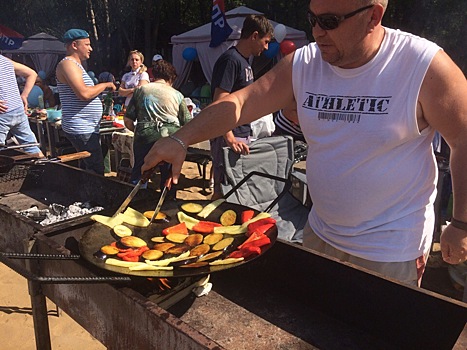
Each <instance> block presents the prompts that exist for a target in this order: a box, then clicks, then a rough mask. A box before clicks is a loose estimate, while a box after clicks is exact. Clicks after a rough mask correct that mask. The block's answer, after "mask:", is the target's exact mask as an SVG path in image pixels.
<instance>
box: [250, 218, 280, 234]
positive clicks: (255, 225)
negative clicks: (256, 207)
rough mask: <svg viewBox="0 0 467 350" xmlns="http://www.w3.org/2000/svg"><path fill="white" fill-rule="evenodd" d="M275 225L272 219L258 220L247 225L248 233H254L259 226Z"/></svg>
mask: <svg viewBox="0 0 467 350" xmlns="http://www.w3.org/2000/svg"><path fill="white" fill-rule="evenodd" d="M275 223H276V220H275V219H274V218H264V219H259V220H257V221H255V222H252V223H251V224H249V225H248V232H249V233H251V232H253V231H256V229H257V228H258V227H260V226H263V225H266V224H275Z"/></svg>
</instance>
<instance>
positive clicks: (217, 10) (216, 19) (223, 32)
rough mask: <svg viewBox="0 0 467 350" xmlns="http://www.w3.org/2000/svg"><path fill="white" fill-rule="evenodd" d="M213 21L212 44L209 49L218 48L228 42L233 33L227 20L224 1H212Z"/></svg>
mask: <svg viewBox="0 0 467 350" xmlns="http://www.w3.org/2000/svg"><path fill="white" fill-rule="evenodd" d="M211 19H212V22H211V42H210V43H209V47H217V46H219V45H220V44H222V43H223V42H224V41H226V40H227V38H228V37H229V36H230V34H231V33H232V28H230V26H229V24H228V23H227V20H226V18H225V11H224V0H213V1H212V13H211Z"/></svg>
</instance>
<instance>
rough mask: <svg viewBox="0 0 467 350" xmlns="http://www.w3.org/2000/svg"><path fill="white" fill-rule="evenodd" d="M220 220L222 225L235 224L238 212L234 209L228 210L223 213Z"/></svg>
mask: <svg viewBox="0 0 467 350" xmlns="http://www.w3.org/2000/svg"><path fill="white" fill-rule="evenodd" d="M219 221H220V222H221V224H222V226H231V225H233V224H235V221H237V213H236V212H235V211H233V210H232V209H229V210H226V211H224V212H223V213H222V215H221V217H220V219H219Z"/></svg>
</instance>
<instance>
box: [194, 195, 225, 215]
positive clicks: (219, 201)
mask: <svg viewBox="0 0 467 350" xmlns="http://www.w3.org/2000/svg"><path fill="white" fill-rule="evenodd" d="M224 202H225V198H219V199H217V200H215V201H214V202H211V203H209V204H208V205H206V206H205V207H204V208H203V210H201V211H200V212H199V213H198V216H199V217H201V218H207V217H208V216H209V214H211V213H212V212H213V211H214V210H215V209H216V208H217V207H218V206H219V205H221V204H222V203H224Z"/></svg>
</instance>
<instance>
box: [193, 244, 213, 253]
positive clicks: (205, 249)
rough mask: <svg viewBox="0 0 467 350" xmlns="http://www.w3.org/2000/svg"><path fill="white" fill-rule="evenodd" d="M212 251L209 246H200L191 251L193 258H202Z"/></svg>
mask: <svg viewBox="0 0 467 350" xmlns="http://www.w3.org/2000/svg"><path fill="white" fill-rule="evenodd" d="M210 250H211V247H210V246H209V244H206V243H204V244H200V245H199V246H196V247H194V248H193V249H192V250H190V255H191V256H202V255H204V254H206V253H207V252H209V251H210Z"/></svg>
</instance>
